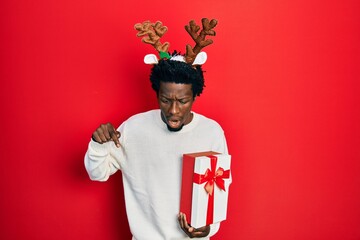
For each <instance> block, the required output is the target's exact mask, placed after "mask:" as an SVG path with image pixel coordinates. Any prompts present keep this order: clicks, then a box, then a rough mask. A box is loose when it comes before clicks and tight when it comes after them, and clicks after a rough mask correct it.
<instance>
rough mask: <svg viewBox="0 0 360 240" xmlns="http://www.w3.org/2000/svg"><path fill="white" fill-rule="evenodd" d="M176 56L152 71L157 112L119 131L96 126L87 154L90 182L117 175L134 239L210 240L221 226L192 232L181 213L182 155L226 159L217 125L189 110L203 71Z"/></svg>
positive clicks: (135, 118)
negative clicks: (208, 153) (216, 155)
mask: <svg viewBox="0 0 360 240" xmlns="http://www.w3.org/2000/svg"><path fill="white" fill-rule="evenodd" d="M175 55H176V54H175ZM179 56H180V55H176V56H172V58H171V59H167V58H165V59H161V60H160V61H159V62H158V63H156V64H154V65H153V68H152V70H151V76H150V80H151V84H152V88H153V89H154V91H155V92H156V96H157V100H158V104H159V108H160V109H157V110H151V111H148V112H144V113H140V114H136V115H134V116H132V117H130V118H129V119H128V120H126V121H125V122H123V123H122V124H121V125H120V127H119V128H117V130H116V129H115V128H114V126H113V125H112V124H111V123H107V124H102V125H100V127H99V128H98V129H96V130H95V131H94V133H93V134H92V140H91V141H90V143H89V148H88V151H87V153H86V155H85V167H86V170H87V172H88V174H89V176H90V178H91V179H92V180H98V181H106V180H107V179H108V178H109V176H110V175H112V174H114V173H115V172H116V171H117V170H121V172H122V176H123V184H124V195H125V205H126V212H127V216H128V221H129V225H130V230H131V233H132V235H133V239H136V240H147V239H149V240H161V239H166V240H168V239H179V240H180V239H188V237H191V238H193V237H196V238H201V239H208V238H209V237H211V236H212V235H214V234H215V233H216V232H217V231H218V229H219V224H212V225H210V226H204V227H201V228H198V229H195V228H193V227H191V226H190V225H189V224H188V222H187V220H186V216H185V215H184V214H183V213H179V206H180V194H181V193H180V189H181V174H182V172H181V171H182V155H183V154H184V153H193V152H204V151H215V152H219V153H226V154H227V145H226V140H225V136H224V132H223V130H222V128H221V127H220V125H219V124H217V123H216V122H215V121H213V120H211V119H208V118H206V117H204V116H202V115H200V114H197V113H195V112H193V111H192V106H193V103H194V101H195V99H196V97H197V96H200V94H201V93H202V91H203V88H204V78H203V71H202V68H201V66H200V65H196V66H195V65H191V64H188V63H186V62H184V61H178V60H176V59H179ZM180 59H181V56H180Z"/></svg>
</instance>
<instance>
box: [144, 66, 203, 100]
mask: <svg viewBox="0 0 360 240" xmlns="http://www.w3.org/2000/svg"><path fill="white" fill-rule="evenodd" d="M150 81H151V86H152V88H153V89H154V90H155V92H156V94H158V93H159V88H160V82H172V83H183V84H192V92H193V96H194V98H195V97H196V96H200V94H201V93H202V92H203V89H204V87H205V82H204V75H203V70H202V68H201V65H196V66H193V65H190V64H188V63H185V62H181V61H175V60H168V59H161V60H159V62H158V64H155V65H154V66H153V67H152V69H151V74H150Z"/></svg>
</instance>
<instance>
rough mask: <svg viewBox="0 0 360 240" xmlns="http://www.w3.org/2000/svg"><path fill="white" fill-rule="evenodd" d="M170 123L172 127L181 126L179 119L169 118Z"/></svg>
mask: <svg viewBox="0 0 360 240" xmlns="http://www.w3.org/2000/svg"><path fill="white" fill-rule="evenodd" d="M168 125H169V127H171V128H179V127H180V126H181V122H180V120H178V119H169V120H168Z"/></svg>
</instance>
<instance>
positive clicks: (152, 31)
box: [134, 18, 217, 65]
mask: <svg viewBox="0 0 360 240" xmlns="http://www.w3.org/2000/svg"><path fill="white" fill-rule="evenodd" d="M201 22H202V27H203V28H202V29H201V31H200V32H199V30H200V26H198V25H196V23H195V21H194V20H191V21H190V22H189V25H186V26H185V29H186V31H187V32H188V33H189V35H190V36H191V38H192V39H193V40H194V41H195V43H196V44H195V47H194V48H192V47H191V45H190V44H188V45H186V54H185V56H180V55H177V56H170V55H169V54H168V49H169V46H170V44H169V43H168V42H165V43H164V44H162V43H161V42H160V38H161V37H162V36H163V35H164V34H165V33H166V32H167V30H168V28H167V27H166V26H163V25H162V22H160V21H157V22H155V23H151V22H150V21H145V22H143V23H137V24H135V26H134V27H135V29H136V30H138V33H137V36H138V37H143V38H142V41H143V42H144V43H147V44H151V45H152V46H153V47H154V48H155V49H156V50H157V51H158V52H159V55H160V58H167V59H170V60H175V61H182V62H186V63H189V64H192V65H202V64H204V63H205V62H206V59H207V55H206V53H205V52H200V51H201V49H203V48H204V47H206V46H208V45H210V44H212V43H213V40H212V39H205V38H206V36H215V35H216V33H215V31H214V30H213V29H214V28H215V26H216V25H217V20H216V19H212V20H211V21H209V19H207V18H203V19H202V20H201ZM144 62H145V63H147V64H157V63H158V58H157V57H156V55H154V54H148V55H146V56H145V58H144Z"/></svg>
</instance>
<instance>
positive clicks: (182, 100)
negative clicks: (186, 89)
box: [179, 99, 188, 104]
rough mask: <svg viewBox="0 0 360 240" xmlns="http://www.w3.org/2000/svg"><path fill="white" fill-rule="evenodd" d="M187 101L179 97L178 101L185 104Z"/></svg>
mask: <svg viewBox="0 0 360 240" xmlns="http://www.w3.org/2000/svg"><path fill="white" fill-rule="evenodd" d="M187 102H188V100H185V99H180V100H179V103H180V104H186V103H187Z"/></svg>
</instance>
